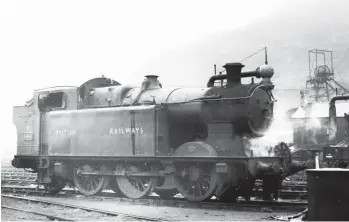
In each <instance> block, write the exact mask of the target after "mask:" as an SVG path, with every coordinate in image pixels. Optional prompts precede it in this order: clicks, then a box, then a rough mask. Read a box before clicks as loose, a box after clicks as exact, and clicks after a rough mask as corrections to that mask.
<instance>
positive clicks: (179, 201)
mask: <svg viewBox="0 0 349 222" xmlns="http://www.w3.org/2000/svg"><path fill="white" fill-rule="evenodd" d="M2 193H11V194H18V195H19V194H22V195H23V194H24V195H32V196H34V195H38V196H51V195H50V194H48V193H45V191H44V189H43V188H39V189H37V188H33V187H31V188H30V187H21V186H17V187H16V186H3V187H2ZM56 196H57V197H64V198H75V197H76V196H78V197H79V198H81V194H79V193H78V192H77V191H75V190H74V189H69V188H65V189H64V190H63V191H62V192H61V193H59V194H57V195H56ZM84 198H85V199H98V200H101V199H102V200H103V199H112V200H115V201H118V202H129V203H133V204H141V205H142V204H143V205H154V206H167V207H185V208H208V209H248V210H251V209H254V210H257V211H258V210H262V211H263V210H264V209H269V210H290V211H293V210H294V211H300V210H303V209H304V208H306V206H307V202H306V201H302V200H301V201H295V200H281V201H263V200H260V199H257V198H252V199H251V200H250V201H248V202H247V201H245V200H243V199H238V200H237V202H234V203H226V202H220V201H218V200H216V199H214V198H212V199H211V200H208V201H204V202H198V203H194V202H189V201H187V200H185V199H184V198H182V197H181V196H180V195H177V196H175V197H174V198H172V199H167V200H164V199H160V197H159V196H157V195H156V194H151V195H150V196H148V197H147V198H142V199H129V198H122V197H119V196H117V195H116V194H115V193H114V192H113V191H103V192H102V193H100V194H99V195H95V196H84Z"/></svg>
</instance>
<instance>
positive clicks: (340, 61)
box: [140, 1, 349, 106]
mask: <svg viewBox="0 0 349 222" xmlns="http://www.w3.org/2000/svg"><path fill="white" fill-rule="evenodd" d="M348 8H349V1H336V2H335V3H332V4H331V3H330V1H326V2H325V1H304V2H302V1H294V2H286V1H285V4H284V5H283V6H282V7H281V8H279V9H278V10H277V11H275V12H274V13H271V14H270V15H269V16H267V17H265V18H264V19H260V20H259V21H257V22H255V23H253V24H251V25H249V26H245V27H242V28H240V29H235V30H232V31H229V32H225V33H219V34H216V35H214V36H208V37H206V38H205V39H203V40H202V41H200V42H195V43H192V44H188V45H186V46H183V47H181V48H176V49H173V50H172V51H168V52H167V53H165V54H163V55H160V56H159V57H158V58H156V59H154V60H153V61H152V62H151V63H149V64H148V66H147V69H148V70H154V73H156V74H158V75H160V80H161V81H162V82H163V85H178V86H183V85H185V86H202V85H205V83H206V81H207V79H208V78H209V76H210V75H212V74H213V65H214V64H217V66H218V67H219V69H222V68H220V67H221V66H222V65H223V64H224V63H225V62H233V61H234V62H235V61H241V60H242V59H243V58H245V57H247V56H248V55H250V54H252V53H253V52H255V51H257V50H259V49H260V48H262V47H264V46H267V47H268V59H269V64H270V65H272V66H273V67H274V69H275V75H274V77H273V82H274V83H275V85H276V92H275V94H276V95H277V96H278V99H279V100H280V101H284V102H286V101H287V104H288V105H289V106H294V105H295V104H294V103H298V102H299V91H297V90H293V91H290V90H287V91H283V90H281V91H280V90H278V89H294V88H297V89H299V88H303V87H305V81H306V79H307V76H308V50H310V49H314V48H318V49H327V50H331V51H333V59H334V71H335V78H336V79H337V80H338V81H339V82H341V83H342V84H343V85H345V86H346V87H349V13H348V11H347V9H348ZM232 22H234V21H232ZM263 62H264V55H263V53H260V54H258V55H256V56H255V57H253V58H251V59H249V60H247V61H244V62H243V64H245V66H246V67H245V69H246V70H247V69H255V68H256V67H257V66H259V65H261V64H262V63H263ZM174 64H175V65H174ZM140 70H141V68H140ZM140 73H141V72H140ZM173 76H175V77H177V78H175V80H174V78H173ZM286 94H287V96H285V95H286ZM289 100H292V102H291V103H289ZM296 105H298V104H296Z"/></svg>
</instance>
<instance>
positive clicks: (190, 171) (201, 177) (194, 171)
mask: <svg viewBox="0 0 349 222" xmlns="http://www.w3.org/2000/svg"><path fill="white" fill-rule="evenodd" d="M184 169H186V170H187V173H186V174H181V172H183V171H184ZM205 172H210V174H208V173H205ZM216 178H217V175H216V172H215V170H214V168H213V167H212V168H211V169H210V170H209V169H207V166H200V165H199V164H197V165H190V166H185V167H183V166H181V167H178V168H177V169H176V174H175V184H176V187H177V190H178V191H179V192H180V193H181V194H182V196H183V197H185V198H186V199H188V200H190V201H202V200H205V199H208V198H210V197H211V196H212V195H213V193H214V191H215V188H216V186H217V179H216Z"/></svg>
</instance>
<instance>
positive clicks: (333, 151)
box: [322, 95, 349, 168]
mask: <svg viewBox="0 0 349 222" xmlns="http://www.w3.org/2000/svg"><path fill="white" fill-rule="evenodd" d="M343 100H349V95H344V96H335V97H333V98H332V99H331V101H330V108H329V145H328V146H324V147H323V150H322V151H323V159H324V162H325V163H326V164H327V165H328V166H329V167H339V168H348V167H349V102H347V103H346V104H347V107H348V113H345V114H344V117H345V120H346V123H345V124H346V137H345V138H344V139H341V140H338V138H337V131H338V123H337V111H336V101H343ZM343 122H344V121H343Z"/></svg>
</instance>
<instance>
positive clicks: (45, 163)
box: [12, 63, 307, 201]
mask: <svg viewBox="0 0 349 222" xmlns="http://www.w3.org/2000/svg"><path fill="white" fill-rule="evenodd" d="M224 67H225V69H226V75H215V76H212V77H211V78H210V79H209V81H208V83H207V87H205V88H163V87H162V85H161V84H160V82H159V81H158V79H157V78H158V77H157V76H146V79H145V80H144V81H143V83H142V85H141V87H130V86H126V85H121V84H120V83H118V82H116V81H114V80H111V79H107V78H96V79H92V80H89V81H87V82H85V83H84V84H83V85H81V86H80V87H55V88H47V89H41V90H36V91H35V92H34V97H33V99H32V100H31V101H29V102H28V103H27V104H26V105H25V106H20V107H14V119H13V121H14V124H15V125H16V128H17V155H15V156H14V159H13V161H12V165H13V166H15V167H17V168H32V169H33V170H34V172H36V173H37V174H38V182H39V183H41V184H44V185H45V187H46V189H47V190H48V191H49V192H52V193H55V192H58V191H60V190H61V189H62V188H63V187H64V186H65V185H66V183H67V181H72V182H73V183H74V185H75V186H76V187H77V188H78V190H79V191H80V192H81V193H82V194H85V195H94V194H96V193H97V192H99V191H101V190H103V189H104V188H106V187H111V188H112V189H113V190H114V191H116V192H120V193H121V194H122V195H124V196H127V197H129V198H141V197H143V196H145V195H148V194H149V193H150V192H152V191H155V192H157V193H158V194H159V195H160V196H163V197H168V196H173V195H174V194H175V193H177V192H179V193H180V194H181V195H182V196H184V197H185V198H186V199H188V200H190V201H203V200H205V199H208V198H210V197H212V196H213V195H215V196H216V197H218V198H231V199H235V198H236V197H237V196H240V195H242V196H245V197H248V196H249V195H251V192H252V188H253V186H254V183H255V180H256V179H262V180H263V181H264V182H265V186H264V190H265V192H271V191H270V190H271V189H270V187H275V184H279V183H280V181H281V180H282V179H283V178H284V177H285V176H287V175H290V174H293V173H295V172H297V171H300V170H303V169H305V168H307V165H306V163H303V162H297V161H292V160H291V159H290V155H275V156H273V157H270V156H255V155H254V154H253V151H251V150H249V149H248V148H247V146H246V143H245V142H244V141H245V140H249V139H251V138H255V137H260V136H263V133H264V132H265V131H266V130H267V129H268V127H269V126H270V124H271V121H272V117H273V104H274V100H273V96H272V89H273V87H274V86H273V84H272V83H271V81H270V78H271V77H272V76H273V72H274V71H273V69H272V67H270V66H268V65H263V66H261V67H259V68H258V69H257V70H256V71H250V72H241V70H242V68H243V65H242V64H241V63H228V64H226V65H225V66H224ZM245 77H256V78H262V81H261V82H260V83H251V84H242V83H241V79H242V78H245ZM221 81H225V82H226V84H225V85H224V86H219V87H217V86H215V83H217V82H221ZM286 149H287V147H286ZM279 153H280V152H279ZM281 153H285V152H281ZM286 153H287V152H286ZM228 195H229V196H228Z"/></svg>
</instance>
